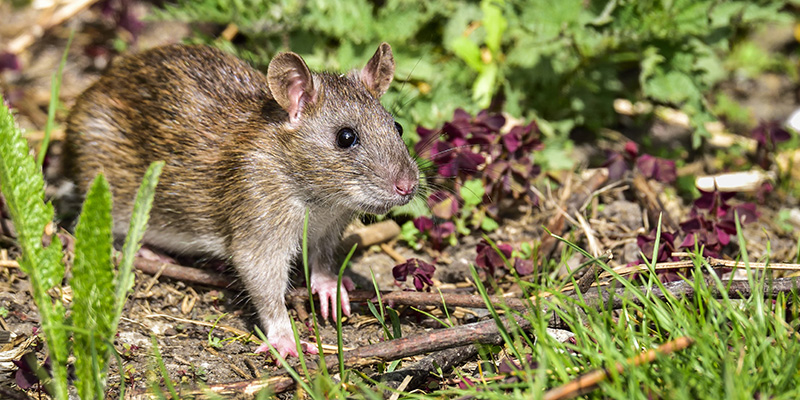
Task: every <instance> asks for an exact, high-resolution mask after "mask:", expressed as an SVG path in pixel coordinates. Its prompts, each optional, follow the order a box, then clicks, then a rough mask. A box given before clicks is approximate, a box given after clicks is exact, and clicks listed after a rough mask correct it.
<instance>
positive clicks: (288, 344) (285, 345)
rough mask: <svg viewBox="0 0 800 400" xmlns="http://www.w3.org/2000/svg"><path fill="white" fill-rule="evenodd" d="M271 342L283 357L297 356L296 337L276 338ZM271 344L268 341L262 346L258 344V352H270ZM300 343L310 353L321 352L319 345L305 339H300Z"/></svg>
mask: <svg viewBox="0 0 800 400" xmlns="http://www.w3.org/2000/svg"><path fill="white" fill-rule="evenodd" d="M269 344H271V345H272V347H274V348H275V350H276V351H277V352H278V354H280V356H281V358H283V359H286V357H287V356H294V357H297V356H298V354H297V346H296V345H295V343H294V339H287V338H278V339H275V340H270V342H269ZM269 344H267V343H266V342H264V343H262V344H261V346H258V348H257V349H256V353H268V352H269ZM300 345H301V346H302V347H303V350H304V351H305V352H306V353H308V354H319V349H318V348H317V346H315V345H313V344H312V343H308V342H306V341H304V340H301V341H300Z"/></svg>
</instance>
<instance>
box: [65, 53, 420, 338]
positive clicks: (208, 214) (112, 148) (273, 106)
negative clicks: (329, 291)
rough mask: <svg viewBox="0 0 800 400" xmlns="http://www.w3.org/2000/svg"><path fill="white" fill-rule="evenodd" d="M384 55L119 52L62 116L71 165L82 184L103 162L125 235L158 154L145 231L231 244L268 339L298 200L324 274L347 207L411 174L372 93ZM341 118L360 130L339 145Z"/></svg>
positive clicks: (377, 91) (283, 323)
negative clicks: (355, 63) (315, 63)
mask: <svg viewBox="0 0 800 400" xmlns="http://www.w3.org/2000/svg"><path fill="white" fill-rule="evenodd" d="M391 57H392V55H391V48H390V47H389V45H387V44H385V43H384V44H382V45H381V47H379V49H378V52H376V54H375V56H374V57H373V59H372V60H370V62H369V63H368V65H367V67H365V68H364V70H362V71H360V72H357V73H353V74H349V75H335V74H330V73H320V74H314V73H310V72H309V71H308V69H307V67H305V63H304V62H303V61H302V59H301V58H300V57H299V56H297V55H295V54H293V53H283V54H280V55H278V56H276V58H275V60H280V62H278V61H275V60H273V63H271V64H270V70H269V73H268V76H265V75H264V74H262V73H260V72H258V71H256V70H254V69H253V68H251V67H250V66H249V65H247V64H246V63H244V62H242V61H241V60H238V59H236V58H235V57H233V56H231V55H229V54H227V53H224V52H222V51H220V50H217V49H214V48H210V47H205V46H184V45H172V46H166V47H161V48H156V49H153V50H149V51H146V52H143V53H140V54H137V55H133V56H130V57H126V58H122V59H120V60H117V61H116V62H114V63H113V65H112V66H111V68H110V69H109V70H108V71H107V72H106V73H105V74H104V75H103V76H102V77H101V78H100V80H99V81H98V82H97V83H95V84H94V85H93V86H92V87H91V88H89V89H88V90H87V91H86V92H84V93H83V94H82V95H81V96H80V97H79V98H78V100H77V102H76V104H75V107H74V108H73V110H72V112H71V114H70V116H69V118H68V121H67V146H66V151H67V155H66V160H68V161H67V162H68V171H70V173H71V175H72V177H73V178H74V180H75V182H76V184H77V185H78V187H79V189H80V190H82V191H85V190H86V189H87V187H88V185H89V184H90V182H91V180H92V179H93V178H94V176H95V175H96V174H97V173H100V172H102V173H103V174H104V175H105V176H106V178H107V179H108V180H109V182H110V184H111V187H112V191H113V196H114V220H115V234H117V235H119V236H121V235H124V234H125V232H126V230H127V225H128V221H129V219H130V213H131V210H132V208H133V205H132V202H133V199H134V197H135V195H136V191H137V189H138V186H139V183H140V181H141V179H142V177H143V175H144V172H145V170H146V169H147V167H148V166H149V164H150V163H152V162H154V161H158V160H163V161H165V162H166V165H165V167H164V170H163V172H162V175H161V179H160V182H159V184H158V187H157V190H156V198H155V202H154V206H153V210H152V212H151V216H150V224H149V228H148V231H147V233H146V234H145V239H144V241H145V243H149V244H152V245H155V246H157V247H161V248H164V249H166V250H171V251H173V252H177V253H186V254H209V253H210V254H213V255H215V256H217V257H223V258H229V259H230V260H231V261H232V263H233V264H234V266H235V267H236V268H237V271H238V272H239V274H240V276H241V278H242V280H243V281H244V283H245V284H246V286H247V289H248V291H249V293H250V295H251V298H252V301H253V304H254V305H255V306H256V308H257V310H258V313H259V317H260V320H261V322H262V324H263V325H264V326H265V327H266V328H267V329H268V331H269V337H270V340H272V339H273V337H277V336H284V335H286V334H287V332H286V329H287V327H288V316H287V314H286V310H285V307H284V304H283V295H284V292H285V290H286V287H287V283H288V280H289V271H290V265H291V262H292V260H293V259H294V258H295V257H296V256H297V254H298V251H299V246H300V241H301V235H302V225H303V218H304V215H305V210H306V208H308V209H310V213H311V214H310V216H311V219H310V224H309V226H310V233H309V248H310V249H311V258H310V260H311V263H312V267H313V268H314V272H315V273H317V274H323V275H325V274H330V272H328V271H329V267H330V266H331V264H332V263H333V261H334V260H333V250H334V248H335V247H336V245H337V243H338V242H337V241H338V239H339V238H340V236H341V232H342V230H343V228H344V227H345V225H346V224H347V223H348V222H349V221H350V220H351V219H352V217H353V215H355V214H357V213H361V212H369V213H384V212H386V211H388V210H389V208H391V207H393V206H396V205H399V204H404V203H406V202H408V201H409V200H410V196H400V195H398V193H396V192H395V191H394V190H395V185H397V182H402V181H404V182H409V181H412V182H414V185H416V182H417V180H418V174H419V173H418V170H417V166H416V164H415V163H414V161H413V160H412V159H411V158H410V156H409V155H408V152H407V150H406V148H405V146H404V145H403V142H402V140H401V138H400V137H399V135H398V134H397V132H396V130H395V126H394V120H393V118H392V117H391V115H389V114H388V113H387V112H386V110H384V108H383V107H382V106H381V105H380V102H379V99H378V97H379V96H380V95H382V94H383V92H384V91H385V90H386V88H387V87H388V83H389V82H391V78H392V76H391V75H387V74H391V73H393V71H394V60H393V59H392V58H391ZM389 64H391V65H389ZM303 68H305V71H306V72H308V75H304V74H303V73H302V69H303ZM298 71H300V72H298ZM287 77H288V78H287ZM270 88H272V90H270ZM298 90H300V92H298ZM273 93H274V95H273ZM276 99H277V101H276ZM298 99H299V100H298ZM295 108H296V109H295ZM292 110H294V111H296V112H297V120H292V121H290V117H289V115H290V113H291V112H292ZM344 127H349V128H352V129H354V130H355V131H356V132H357V133H358V135H359V145H358V146H356V147H354V148H347V149H342V148H339V147H338V146H337V145H336V134H337V132H338V131H339V129H341V128H344ZM414 187H416V186H414Z"/></svg>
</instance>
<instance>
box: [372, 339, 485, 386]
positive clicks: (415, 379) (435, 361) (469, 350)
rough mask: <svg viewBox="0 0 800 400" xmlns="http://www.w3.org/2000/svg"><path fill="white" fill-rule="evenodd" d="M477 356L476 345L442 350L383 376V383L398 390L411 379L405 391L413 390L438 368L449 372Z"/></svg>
mask: <svg viewBox="0 0 800 400" xmlns="http://www.w3.org/2000/svg"><path fill="white" fill-rule="evenodd" d="M476 354H478V346H476V345H474V344H470V345H467V346H461V347H454V348H452V349H445V350H440V351H437V352H435V353H433V354H431V355H429V356H427V357H425V358H423V359H422V360H420V361H418V362H416V363H414V364H413V365H410V366H408V367H405V368H401V369H399V370H397V371H394V372H389V373H387V374H383V376H381V382H382V383H384V384H385V385H386V386H388V387H390V388H392V389H398V388H399V386H400V384H401V383H402V382H404V380H405V379H406V378H408V377H410V378H411V380H410V381H409V382H408V383H407V384H406V388H405V389H403V390H413V389H416V388H418V387H419V386H420V385H422V384H423V383H425V379H427V378H428V377H429V376H430V374H431V372H432V371H434V370H435V369H436V368H437V367H438V368H441V369H442V372H447V371H449V370H451V369H452V368H453V367H454V366H456V365H461V363H463V362H464V361H466V360H469V359H471V358H472V357H475V355H476Z"/></svg>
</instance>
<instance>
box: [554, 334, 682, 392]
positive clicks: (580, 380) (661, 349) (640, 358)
mask: <svg viewBox="0 0 800 400" xmlns="http://www.w3.org/2000/svg"><path fill="white" fill-rule="evenodd" d="M692 343H694V341H693V340H692V339H691V338H689V337H686V336H682V337H679V338H677V339H675V340H673V341H670V342H667V343H664V344H662V345H661V346H658V348H657V349H652V350H648V351H645V352H644V353H640V354H639V355H637V356H635V357H631V358H629V359H628V360H627V364H629V365H631V366H638V365H642V364H647V363H651V362H653V361H654V360H655V359H656V357H657V356H658V355H660V354H661V355H666V354H670V353H674V352H676V351H681V350H683V349H685V348H687V347H689V346H691V345H692ZM614 369H616V371H617V373H620V374H621V373H622V372H623V371H624V370H625V365H624V364H622V363H619V362H618V363H617V364H616V365H615V367H614ZM608 376H609V371H608V370H606V369H597V370H594V371H591V372H588V373H586V374H583V375H581V376H579V377H577V378H576V379H574V380H572V381H571V382H567V383H565V384H564V385H561V386H559V387H557V388H555V389H551V390H549V391H547V393H545V394H544V399H545V400H565V399H571V398H573V397H577V396H580V395H581V394H584V393H587V392H589V391H591V390H593V389H594V388H595V386H597V384H598V383H600V382H601V381H603V380H605V379H606V378H608Z"/></svg>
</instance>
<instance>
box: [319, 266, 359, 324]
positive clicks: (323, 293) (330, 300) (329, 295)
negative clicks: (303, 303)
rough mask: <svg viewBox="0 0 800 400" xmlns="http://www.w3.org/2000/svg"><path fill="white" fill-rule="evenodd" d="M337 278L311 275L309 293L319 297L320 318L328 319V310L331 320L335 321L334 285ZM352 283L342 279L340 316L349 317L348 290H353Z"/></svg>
mask: <svg viewBox="0 0 800 400" xmlns="http://www.w3.org/2000/svg"><path fill="white" fill-rule="evenodd" d="M337 283H338V282H337V278H336V277H334V276H331V275H326V274H312V275H311V292H312V293H316V294H317V295H319V305H320V311H321V312H322V318H323V319H328V310H329V309H330V311H331V312H330V314H331V316H332V318H333V319H334V320H335V319H336V284H337ZM355 287H356V285H355V284H354V283H353V281H352V280H351V279H350V278H348V277H346V276H344V277H342V314H344V315H347V316H350V297H348V295H347V291H348V290H353V289H355Z"/></svg>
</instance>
